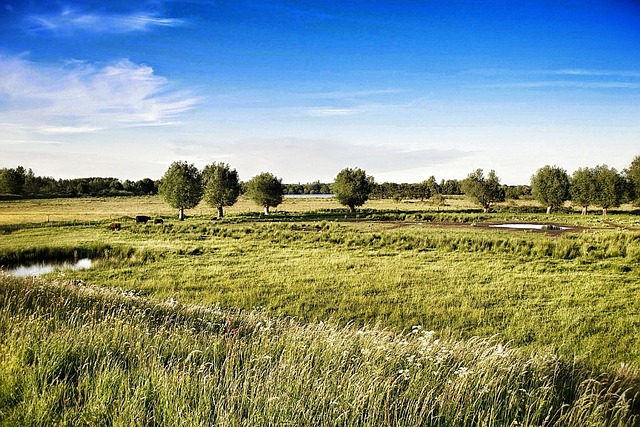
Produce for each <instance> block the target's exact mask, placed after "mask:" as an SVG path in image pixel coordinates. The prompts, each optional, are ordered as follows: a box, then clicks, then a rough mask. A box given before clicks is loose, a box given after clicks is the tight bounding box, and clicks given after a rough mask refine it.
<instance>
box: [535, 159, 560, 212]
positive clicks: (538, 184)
mask: <svg viewBox="0 0 640 427" xmlns="http://www.w3.org/2000/svg"><path fill="white" fill-rule="evenodd" d="M569 187H570V185H569V175H567V171H566V170H564V169H562V168H560V167H558V166H548V165H547V166H545V167H543V168H540V169H538V171H537V172H536V174H535V175H533V176H532V177H531V192H532V193H533V197H535V198H536V200H537V201H539V202H540V203H542V204H543V205H545V206H546V207H547V215H551V210H552V209H557V208H559V207H560V206H562V204H563V203H564V202H565V201H566V200H568V199H569Z"/></svg>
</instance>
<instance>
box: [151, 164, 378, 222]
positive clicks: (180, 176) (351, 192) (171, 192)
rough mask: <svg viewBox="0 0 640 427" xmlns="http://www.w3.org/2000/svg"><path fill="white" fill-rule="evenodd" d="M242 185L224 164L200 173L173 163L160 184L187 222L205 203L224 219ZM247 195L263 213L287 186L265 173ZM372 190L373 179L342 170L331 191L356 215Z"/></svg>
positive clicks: (190, 166)
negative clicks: (186, 214) (187, 214)
mask: <svg viewBox="0 0 640 427" xmlns="http://www.w3.org/2000/svg"><path fill="white" fill-rule="evenodd" d="M242 187H243V185H242V183H241V182H240V178H239V176H238V172H237V171H236V170H235V169H231V167H230V166H229V165H228V164H225V163H212V164H210V165H207V166H205V167H204V169H203V170H202V171H199V170H198V168H196V167H195V166H194V165H193V164H188V163H186V162H174V163H172V164H171V166H169V169H168V170H167V172H166V173H165V174H164V176H163V177H162V179H161V180H160V186H159V193H160V195H161V196H162V197H163V198H164V200H165V201H166V202H167V203H168V204H169V206H171V207H173V208H175V209H178V211H179V214H178V217H179V219H180V220H183V219H184V210H185V209H191V208H194V207H196V206H197V205H198V203H200V201H201V200H203V199H204V202H205V203H206V204H207V205H209V206H210V207H212V208H215V209H217V211H218V218H221V217H223V215H224V208H225V207H227V206H232V205H233V204H235V203H236V201H237V200H238V197H239V196H240V193H241V191H242ZM245 187H246V194H247V196H248V197H249V198H250V199H251V200H253V201H254V202H255V203H256V204H257V205H259V206H261V207H262V208H263V209H264V213H265V215H268V214H269V208H271V207H277V206H278V205H280V203H282V199H283V197H284V193H285V188H286V187H285V186H284V185H283V184H282V179H280V178H277V177H276V176H274V175H273V174H271V173H268V172H263V173H261V174H259V175H256V176H254V177H253V178H251V179H250V180H249V181H248V182H247V183H246V184H245ZM372 188H373V178H372V177H370V176H367V174H366V173H365V172H364V171H363V170H361V169H349V168H347V169H343V170H342V171H341V172H340V173H339V174H338V175H337V176H336V179H335V181H334V183H333V186H332V190H333V192H334V194H335V197H336V198H337V199H338V201H339V202H340V203H342V204H343V205H345V206H347V207H348V208H349V210H350V211H354V210H355V208H356V207H357V206H361V205H363V204H364V203H365V202H366V201H367V199H368V197H369V194H370V193H371V189H372Z"/></svg>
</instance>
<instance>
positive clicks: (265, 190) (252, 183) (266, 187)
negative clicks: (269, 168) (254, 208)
mask: <svg viewBox="0 0 640 427" xmlns="http://www.w3.org/2000/svg"><path fill="white" fill-rule="evenodd" d="M247 195H248V196H249V198H250V199H251V200H253V201H254V202H255V203H256V204H257V205H259V206H262V207H263V208H264V214H265V215H269V208H270V207H271V208H275V207H276V206H278V205H279V204H280V203H282V198H283V196H284V187H283V185H282V179H280V178H277V177H275V176H274V175H273V174H270V173H269V172H263V173H261V174H259V175H256V176H254V177H253V178H251V180H249V182H247Z"/></svg>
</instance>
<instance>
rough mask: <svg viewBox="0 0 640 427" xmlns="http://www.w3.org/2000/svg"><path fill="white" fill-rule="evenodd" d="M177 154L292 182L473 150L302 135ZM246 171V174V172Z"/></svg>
mask: <svg viewBox="0 0 640 427" xmlns="http://www.w3.org/2000/svg"><path fill="white" fill-rule="evenodd" d="M170 150H171V151H173V152H174V153H175V155H176V156H179V157H181V158H187V159H189V161H194V162H196V163H199V164H202V165H204V164H206V163H210V162H212V161H219V160H221V159H222V160H225V161H228V162H230V163H232V164H233V165H234V167H237V169H238V171H239V172H240V173H241V174H242V175H243V176H242V177H241V178H242V179H249V178H250V177H251V176H252V175H254V174H257V173H259V172H261V171H272V172H273V173H275V174H277V175H280V174H282V178H283V179H284V180H285V181H286V182H296V181H299V180H300V181H305V180H307V181H313V180H316V179H320V180H324V181H330V180H331V179H333V177H334V176H335V174H336V173H338V171H339V170H340V169H342V168H344V167H347V166H349V167H354V166H357V167H361V168H364V169H366V170H367V172H368V173H370V174H374V176H375V174H376V173H384V172H390V171H399V170H408V169H415V168H425V167H432V166H434V165H441V164H448V163H450V162H454V161H456V160H459V159H462V158H466V157H468V156H470V155H471V154H472V153H470V152H465V151H460V150H456V149H416V150H406V149H403V148H400V147H396V146H391V145H377V146H366V147H365V146H363V145H359V144H354V143H349V142H345V141H337V140H329V139H326V140H325V139H310V138H309V139H307V138H296V137H285V138H273V139H260V138H252V139H244V140H239V141H236V142H232V143H229V142H224V143H215V142H208V143H202V142H200V143H198V142H193V141H192V142H185V141H182V142H180V143H175V144H174V145H173V146H172V147H170ZM245 175H246V176H245Z"/></svg>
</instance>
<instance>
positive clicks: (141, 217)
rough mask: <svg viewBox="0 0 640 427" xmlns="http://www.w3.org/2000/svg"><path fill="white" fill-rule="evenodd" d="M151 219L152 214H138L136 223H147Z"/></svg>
mask: <svg viewBox="0 0 640 427" xmlns="http://www.w3.org/2000/svg"><path fill="white" fill-rule="evenodd" d="M150 219H151V217H150V216H146V215H136V224H146V223H147V221H149V220H150Z"/></svg>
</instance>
